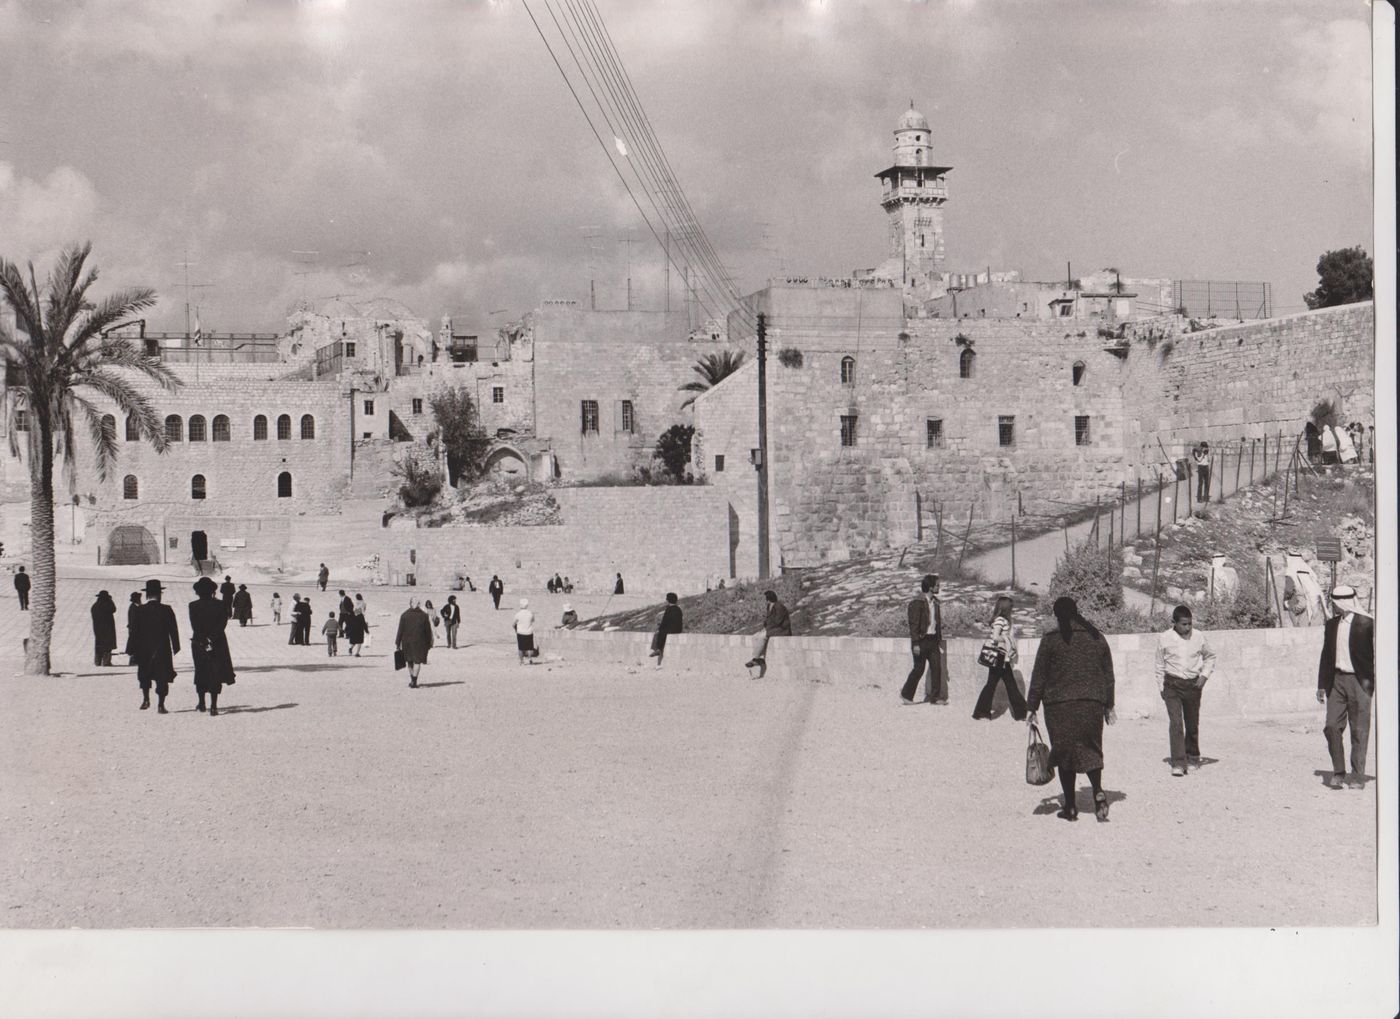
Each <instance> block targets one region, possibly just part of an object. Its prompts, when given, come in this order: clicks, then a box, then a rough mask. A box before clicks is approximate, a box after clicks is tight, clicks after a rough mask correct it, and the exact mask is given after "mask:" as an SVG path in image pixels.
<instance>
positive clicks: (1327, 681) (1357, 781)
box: [1317, 584, 1376, 789]
mask: <svg viewBox="0 0 1400 1019" xmlns="http://www.w3.org/2000/svg"><path fill="white" fill-rule="evenodd" d="M1332 608H1333V609H1334V610H1335V611H1336V615H1334V616H1333V617H1332V618H1331V619H1329V620H1327V622H1326V623H1325V624H1323V627H1322V658H1321V660H1320V661H1319V662H1318V666H1317V702H1318V703H1319V704H1323V703H1325V704H1326V705H1327V724H1326V725H1324V726H1323V729H1322V731H1323V733H1324V734H1325V735H1326V737H1327V751H1328V753H1330V754H1331V755H1332V775H1331V777H1330V778H1328V780H1327V784H1328V785H1329V786H1330V787H1331V788H1333V789H1340V788H1342V785H1343V780H1344V779H1345V782H1346V784H1347V785H1350V786H1351V787H1352V788H1353V789H1363V788H1365V786H1366V748H1367V746H1368V744H1369V743H1370V740H1371V697H1372V695H1373V694H1374V693H1375V691H1376V630H1375V621H1374V620H1372V619H1371V617H1370V616H1368V615H1366V614H1365V613H1363V612H1358V611H1357V610H1356V591H1355V590H1354V589H1353V588H1351V587H1348V586H1347V585H1345V584H1342V585H1339V586H1337V587H1334V588H1333V589H1332ZM1347 726H1351V775H1350V776H1349V777H1348V776H1347V773H1346V753H1345V750H1344V748H1343V746H1342V732H1343V730H1345V729H1346V728H1347Z"/></svg>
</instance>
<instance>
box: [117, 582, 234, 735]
mask: <svg viewBox="0 0 1400 1019" xmlns="http://www.w3.org/2000/svg"><path fill="white" fill-rule="evenodd" d="M162 590H164V588H162V587H161V583H160V581H159V580H148V581H146V603H145V604H144V605H141V606H139V607H137V609H136V614H135V616H136V618H135V622H136V626H135V628H134V629H133V631H132V634H131V644H132V648H133V650H134V651H135V652H136V654H135V658H136V681H137V682H138V683H139V684H141V710H142V711H145V710H146V709H147V708H149V707H150V706H151V684H152V683H154V684H155V688H156V711H157V713H159V714H162V715H166V714H169V712H168V711H166V710H165V696H166V694H167V693H169V692H170V681H171V680H172V679H174V678H175V656H176V655H178V654H179V653H180V628H179V627H178V626H177V625H176V623H175V612H174V610H173V609H171V607H170V606H169V605H164V604H162V603H161V600H160V593H161V591H162ZM225 620H227V617H225Z"/></svg>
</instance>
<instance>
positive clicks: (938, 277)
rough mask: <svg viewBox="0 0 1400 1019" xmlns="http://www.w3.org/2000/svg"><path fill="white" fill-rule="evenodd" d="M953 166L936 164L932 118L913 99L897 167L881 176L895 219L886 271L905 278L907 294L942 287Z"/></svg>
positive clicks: (903, 122) (899, 136) (900, 129)
mask: <svg viewBox="0 0 1400 1019" xmlns="http://www.w3.org/2000/svg"><path fill="white" fill-rule="evenodd" d="M951 169H952V167H951V166H935V165H934V164H933V138H932V136H931V135H930V133H929V126H928V120H927V119H925V117H924V115H923V114H922V113H920V112H919V111H918V110H916V109H914V104H913V103H912V102H911V103H910V104H909V109H907V110H905V111H904V114H903V116H901V117H900V118H899V124H898V126H896V127H895V129H894V165H893V166H891V167H890V168H889V169H887V170H881V171H880V172H879V173H877V174H876V175H875V176H877V177H879V178H880V180H881V181H882V182H883V184H884V192H883V194H882V195H881V196H880V205H881V206H883V208H884V210H885V212H887V213H888V214H889V217H890V260H889V261H888V262H886V263H885V267H884V272H885V273H886V274H888V275H891V276H893V277H894V278H895V279H896V280H900V281H901V282H903V284H904V288H905V291H906V292H914V293H920V294H925V295H929V296H932V295H931V294H929V291H930V290H931V289H932V290H935V291H941V290H942V287H941V285H940V284H941V282H942V273H941V270H942V266H943V259H944V251H943V206H944V204H945V203H946V202H947V201H948V187H947V182H946V181H945V180H944V175H945V174H946V173H947V172H948V171H949V170H951Z"/></svg>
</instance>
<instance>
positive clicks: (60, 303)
mask: <svg viewBox="0 0 1400 1019" xmlns="http://www.w3.org/2000/svg"><path fill="white" fill-rule="evenodd" d="M91 253H92V241H88V242H86V243H85V244H73V245H70V246H68V247H66V248H64V249H63V253H62V254H61V255H59V256H58V261H57V262H56V263H55V264H54V267H53V270H52V271H51V272H50V273H49V280H48V284H49V286H48V289H49V301H48V305H49V308H48V310H49V315H48V320H49V328H50V329H51V330H53V334H54V335H53V340H54V341H55V342H56V343H62V342H63V337H64V335H65V334H66V333H67V331H68V328H69V327H70V326H71V325H72V323H73V322H74V321H75V320H76V319H77V317H78V315H79V314H80V313H81V312H82V310H83V308H84V306H85V305H86V303H87V289H88V287H90V286H92V284H93V283H94V282H96V280H97V270H96V269H93V270H92V271H91V272H89V273H88V277H87V279H86V280H82V279H81V278H82V275H83V263H84V262H86V261H87V257H88V255H89V254H91ZM80 280H81V282H80ZM36 297H37V294H36Z"/></svg>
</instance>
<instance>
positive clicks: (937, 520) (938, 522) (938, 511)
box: [933, 499, 943, 562]
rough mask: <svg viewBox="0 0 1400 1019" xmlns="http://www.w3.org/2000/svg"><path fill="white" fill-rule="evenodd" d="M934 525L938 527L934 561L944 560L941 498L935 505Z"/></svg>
mask: <svg viewBox="0 0 1400 1019" xmlns="http://www.w3.org/2000/svg"><path fill="white" fill-rule="evenodd" d="M933 512H934V514H935V515H934V525H935V526H936V527H937V528H938V549H937V551H935V552H934V561H935V562H942V561H943V500H942V499H939V500H938V503H937V505H936V506H935V507H934V510H933Z"/></svg>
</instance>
